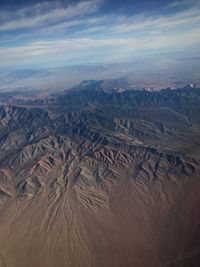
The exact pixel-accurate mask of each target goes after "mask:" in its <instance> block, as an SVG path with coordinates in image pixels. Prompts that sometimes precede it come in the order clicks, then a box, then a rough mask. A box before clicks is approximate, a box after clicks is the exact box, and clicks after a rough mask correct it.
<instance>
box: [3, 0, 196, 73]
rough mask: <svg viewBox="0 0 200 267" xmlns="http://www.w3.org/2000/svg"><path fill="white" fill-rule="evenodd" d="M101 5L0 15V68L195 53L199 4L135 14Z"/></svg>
mask: <svg viewBox="0 0 200 267" xmlns="http://www.w3.org/2000/svg"><path fill="white" fill-rule="evenodd" d="M103 5H104V2H103V1H102V0H94V1H90V0H87V1H81V2H77V3H76V4H70V5H69V4H68V5H63V4H61V3H60V2H41V3H40V4H35V5H32V6H26V7H24V8H20V9H17V10H15V11H14V10H12V9H7V10H2V11H1V12H0V58H1V61H2V62H3V63H2V64H1V67H2V68H5V67H15V66H23V65H30V66H31V64H35V65H38V66H39V65H42V64H44V65H45V64H48V63H51V64H56V65H59V62H60V64H61V65H63V64H70V62H71V63H77V64H78V63H83V62H85V63H90V62H95V61H96V62H112V61H123V60H127V59H131V58H132V59H134V58H135V57H138V55H140V54H141V55H142V56H144V55H147V56H148V55H151V54H152V53H154V52H155V51H159V50H165V51H168V50H169V51H171V52H173V51H189V50H190V48H192V49H197V50H198V47H199V45H200V12H199V10H200V5H199V3H198V1H173V2H171V3H170V4H168V5H166V6H165V7H164V8H163V7H162V9H160V10H159V9H158V10H155V12H152V11H151V12H149V11H148V10H141V11H140V12H139V13H137V14H136V13H130V12H127V11H125V10H115V11H113V12H109V13H108V12H105V10H104V11H102V10H103ZM13 15H14V16H13Z"/></svg>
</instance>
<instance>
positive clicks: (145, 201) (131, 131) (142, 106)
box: [0, 81, 200, 267]
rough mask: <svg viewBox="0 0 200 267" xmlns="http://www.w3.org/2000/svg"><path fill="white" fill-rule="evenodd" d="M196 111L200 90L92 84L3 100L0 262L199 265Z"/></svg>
mask: <svg viewBox="0 0 200 267" xmlns="http://www.w3.org/2000/svg"><path fill="white" fill-rule="evenodd" d="M119 89H120V88H119ZM199 114H200V89H198V88H190V87H187V88H183V89H177V90H162V91H160V92H147V91H141V90H138V91H137V90H136V91H133V90H132V91H129V90H126V91H123V92H121V90H120V92H119V90H117V91H113V90H111V89H110V87H109V90H108V87H107V85H106V84H105V83H102V82H98V81H92V82H84V83H82V84H81V85H80V86H79V87H76V88H73V90H70V91H67V92H65V93H63V94H62V95H54V96H52V97H51V98H48V99H40V100H35V99H29V100H27V99H26V100H25V99H20V98H17V99H11V100H8V102H7V103H6V102H5V103H4V104H3V105H2V106H0V148H1V150H0V266H1V267H14V266H15V267H27V266H29V267H35V266H37V267H79V266H80V267H146V266H148V267H172V266H173V267H188V266H193V267H197V266H199V264H200V195H199V190H200V116H199Z"/></svg>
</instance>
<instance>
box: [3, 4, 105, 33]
mask: <svg viewBox="0 0 200 267" xmlns="http://www.w3.org/2000/svg"><path fill="white" fill-rule="evenodd" d="M100 4H101V1H100V0H94V1H92V0H87V1H83V2H82V1H81V2H78V3H77V4H76V5H68V6H61V5H55V3H54V4H52V3H48V2H43V3H41V4H36V5H34V6H30V7H29V8H23V9H20V10H17V11H16V12H15V19H13V11H10V12H6V11H2V12H1V16H0V19H1V25H0V31H9V30H18V29H25V28H32V27H37V26H41V25H48V23H55V22H57V21H61V20H62V19H72V18H73V17H81V16H84V15H86V14H91V13H93V12H95V11H96V10H97V8H98V7H99V6H100Z"/></svg>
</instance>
